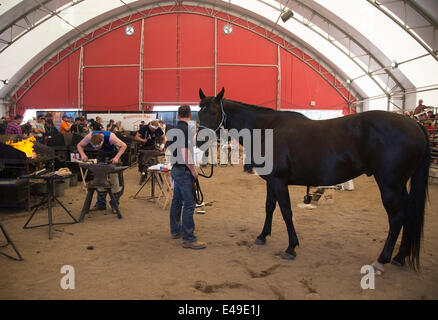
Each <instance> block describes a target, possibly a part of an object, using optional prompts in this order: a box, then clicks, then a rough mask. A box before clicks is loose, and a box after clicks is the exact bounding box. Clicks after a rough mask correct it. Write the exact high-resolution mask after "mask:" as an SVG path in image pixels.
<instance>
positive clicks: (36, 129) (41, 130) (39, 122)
mask: <svg viewBox="0 0 438 320" xmlns="http://www.w3.org/2000/svg"><path fill="white" fill-rule="evenodd" d="M45 124H46V119H44V118H43V116H38V117H37V119H36V121H35V122H34V123H33V124H32V134H33V135H34V137H35V138H36V139H37V140H38V141H39V142H42V141H43V136H44V134H45V133H46V129H45V127H44V126H45Z"/></svg>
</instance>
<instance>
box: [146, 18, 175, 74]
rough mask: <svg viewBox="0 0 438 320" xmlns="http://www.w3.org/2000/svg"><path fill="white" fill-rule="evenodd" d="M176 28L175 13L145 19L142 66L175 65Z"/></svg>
mask: <svg viewBox="0 0 438 320" xmlns="http://www.w3.org/2000/svg"><path fill="white" fill-rule="evenodd" d="M176 30H177V26H176V14H168V15H162V16H156V17H151V18H148V19H146V20H145V24H144V59H143V61H144V68H169V67H173V68H174V67H176V54H177V50H176V49H177V42H176Z"/></svg>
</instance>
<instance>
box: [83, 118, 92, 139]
mask: <svg viewBox="0 0 438 320" xmlns="http://www.w3.org/2000/svg"><path fill="white" fill-rule="evenodd" d="M82 130H83V132H84V135H87V134H89V133H90V127H89V126H88V120H87V119H85V118H82Z"/></svg>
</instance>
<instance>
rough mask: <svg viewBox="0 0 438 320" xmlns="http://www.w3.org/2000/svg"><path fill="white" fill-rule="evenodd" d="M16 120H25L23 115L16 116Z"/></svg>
mask: <svg viewBox="0 0 438 320" xmlns="http://www.w3.org/2000/svg"><path fill="white" fill-rule="evenodd" d="M14 119H15V120H20V119H23V116H22V115H21V114H16V115H15V118H14Z"/></svg>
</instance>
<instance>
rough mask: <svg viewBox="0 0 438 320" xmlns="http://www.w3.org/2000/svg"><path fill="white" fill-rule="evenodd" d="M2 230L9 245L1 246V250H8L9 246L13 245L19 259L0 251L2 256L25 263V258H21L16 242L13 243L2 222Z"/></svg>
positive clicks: (0, 225)
mask: <svg viewBox="0 0 438 320" xmlns="http://www.w3.org/2000/svg"><path fill="white" fill-rule="evenodd" d="M0 229H1V231H2V232H3V235H4V236H5V238H6V241H7V243H6V244H5V245H3V246H0V248H6V247H7V246H9V245H11V246H12V248H13V249H14V251H15V253H16V254H17V256H18V258H15V257H13V256H10V255H8V254H6V253H4V252H1V251H0V254H2V255H4V256H6V257H8V258H9V259H12V260H15V261H23V257H22V256H21V254H20V252H19V251H18V249H17V248H16V247H15V245H14V242H13V241H12V239H11V238H10V237H9V235H8V233H7V232H6V230H5V228H4V227H3V225H2V223H1V222H0Z"/></svg>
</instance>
